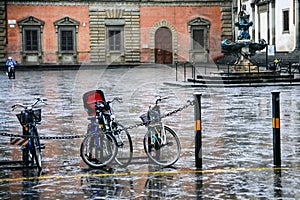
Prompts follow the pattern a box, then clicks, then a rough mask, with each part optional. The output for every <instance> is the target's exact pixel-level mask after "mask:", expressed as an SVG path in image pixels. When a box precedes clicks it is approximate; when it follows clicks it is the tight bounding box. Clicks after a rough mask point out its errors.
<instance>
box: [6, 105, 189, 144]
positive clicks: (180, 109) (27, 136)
mask: <svg viewBox="0 0 300 200" xmlns="http://www.w3.org/2000/svg"><path fill="white" fill-rule="evenodd" d="M192 105H194V101H190V100H188V101H187V104H185V105H183V106H182V107H180V108H178V109H176V110H173V111H171V112H169V113H167V114H164V115H162V116H161V118H166V117H169V116H171V115H173V114H176V113H178V112H181V111H183V110H185V109H187V108H188V107H190V106H192ZM149 122H151V121H149ZM5 123H7V122H0V124H5ZM144 125H145V124H144V122H141V123H138V124H135V125H132V126H128V127H125V128H123V129H120V130H121V131H122V130H130V129H134V128H137V127H140V126H144ZM0 136H6V137H11V138H34V137H35V136H29V135H17V134H9V133H0ZM86 136H87V134H85V135H69V136H39V138H40V139H41V140H65V139H77V138H84V137H86Z"/></svg>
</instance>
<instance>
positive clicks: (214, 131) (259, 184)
mask: <svg viewBox="0 0 300 200" xmlns="http://www.w3.org/2000/svg"><path fill="white" fill-rule="evenodd" d="M0 72H1V74H0V91H1V92H0V126H1V127H0V131H1V133H3V132H5V133H9V134H21V128H20V126H19V123H18V120H17V118H16V116H15V115H16V114H17V112H16V111H14V112H12V111H11V106H12V105H13V104H14V103H17V102H19V103H25V104H26V103H30V102H32V100H33V98H34V97H37V96H39V97H45V98H47V99H48V102H47V103H48V105H47V106H45V107H43V110H42V122H41V124H40V125H39V126H38V128H39V131H40V132H39V133H40V136H53V137H54V136H70V135H71V136H72V135H84V134H85V133H86V129H87V125H88V120H87V114H86V112H85V111H84V109H83V103H82V95H83V94H84V93H85V92H86V91H89V90H94V89H101V90H103V91H104V93H105V95H106V99H113V98H114V97H122V99H123V102H122V103H114V104H113V110H114V112H115V115H116V117H117V119H118V120H119V121H120V122H121V123H122V124H123V125H125V126H131V125H134V124H137V123H140V119H139V116H140V115H141V114H143V113H145V112H147V109H148V106H149V105H151V104H152V103H153V102H154V101H155V99H156V96H158V95H160V96H168V99H167V100H165V101H163V102H162V104H161V111H162V113H164V112H170V111H172V110H175V109H177V108H179V107H181V106H183V105H185V104H187V100H193V94H194V93H195V92H200V93H202V142H203V144H202V147H203V149H202V153H203V169H202V170H200V169H198V170H197V169H196V167H195V153H194V151H195V144H194V137H195V133H194V108H193V106H190V107H188V108H187V109H184V110H183V111H181V112H178V113H176V114H174V115H172V116H170V117H166V118H165V119H164V122H165V123H166V124H167V125H168V126H170V127H172V128H173V129H174V130H175V131H176V133H177V134H178V136H179V138H180V141H181V147H182V150H181V157H180V158H179V160H178V161H177V162H176V163H175V164H174V166H173V167H172V168H171V167H170V168H165V169H161V168H158V167H157V166H154V165H149V164H145V163H143V162H142V161H140V160H136V161H134V162H133V163H132V164H131V165H129V166H128V167H126V168H119V167H118V166H114V167H113V168H109V169H108V168H106V169H90V168H89V167H88V166H86V165H85V163H84V162H83V161H82V159H81V157H80V153H79V149H80V144H81V142H82V140H83V139H82V138H76V139H60V140H59V139H57V140H55V139H52V140H43V141H42V143H44V144H45V146H46V148H45V149H43V150H42V155H43V170H42V174H40V175H38V174H37V173H36V170H34V169H14V170H12V169H1V171H0V198H1V199H299V198H300V190H299V185H300V134H299V133H300V123H299V122H300V88H299V86H288V85H287V86H268V87H229V88H227V87H222V86H220V87H199V88H194V87H178V86H171V85H169V84H164V83H165V82H173V81H175V76H176V72H175V69H174V68H173V67H170V66H165V65H151V66H136V67H125V66H124V67H95V66H94V67H93V66H81V67H80V68H79V69H69V70H50V69H48V70H42V69H36V70H28V69H27V70H18V69H17V71H16V79H11V80H10V79H8V78H7V76H6V75H5V72H4V71H0ZM197 73H203V70H202V69H197ZM179 76H180V77H182V74H180V73H179ZM275 90H276V91H279V92H280V98H281V99H280V103H281V104H280V106H281V107H280V109H281V121H280V122H281V157H282V166H281V167H280V168H276V169H274V168H273V167H274V166H273V141H272V137H273V135H272V105H271V104H272V101H271V92H272V91H275ZM145 132H146V128H145V127H137V128H134V129H131V130H130V134H131V137H132V141H133V149H134V157H144V156H145V154H144V151H143V137H144V134H145ZM1 138H2V139H1V141H0V155H1V161H3V160H5V161H10V160H13V161H16V160H20V159H21V151H20V147H18V146H12V145H10V138H9V137H5V136H1Z"/></svg>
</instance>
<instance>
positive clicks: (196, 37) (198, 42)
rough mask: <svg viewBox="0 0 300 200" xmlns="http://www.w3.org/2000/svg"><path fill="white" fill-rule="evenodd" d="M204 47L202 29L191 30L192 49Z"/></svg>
mask: <svg viewBox="0 0 300 200" xmlns="http://www.w3.org/2000/svg"><path fill="white" fill-rule="evenodd" d="M203 48H204V30H203V29H202V30H193V50H202V49H203Z"/></svg>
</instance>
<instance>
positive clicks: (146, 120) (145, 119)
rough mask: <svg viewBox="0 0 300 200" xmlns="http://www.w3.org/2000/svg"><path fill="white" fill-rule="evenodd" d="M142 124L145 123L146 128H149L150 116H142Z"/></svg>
mask: <svg viewBox="0 0 300 200" xmlns="http://www.w3.org/2000/svg"><path fill="white" fill-rule="evenodd" d="M140 118H141V120H142V122H143V125H145V126H148V125H149V121H148V115H147V114H142V115H141V116H140Z"/></svg>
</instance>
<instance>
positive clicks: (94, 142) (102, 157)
mask: <svg viewBox="0 0 300 200" xmlns="http://www.w3.org/2000/svg"><path fill="white" fill-rule="evenodd" d="M117 152H118V147H117V142H116V139H115V138H114V137H113V136H112V135H111V134H105V133H103V132H102V131H101V132H100V133H98V134H89V135H87V136H86V137H85V138H84V140H83V142H82V143H81V147H80V156H81V158H82V160H83V161H84V162H85V163H86V164H87V165H89V166H90V167H92V168H101V167H104V166H107V165H109V164H110V163H111V162H112V161H113V160H114V158H115V157H116V155H117Z"/></svg>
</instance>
